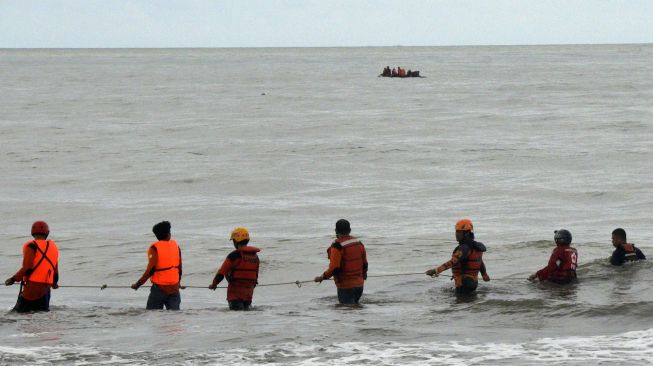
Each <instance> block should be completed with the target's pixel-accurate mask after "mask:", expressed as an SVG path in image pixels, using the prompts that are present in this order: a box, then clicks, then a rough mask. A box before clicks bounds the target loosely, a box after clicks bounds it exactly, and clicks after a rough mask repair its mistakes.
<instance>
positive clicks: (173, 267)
mask: <svg viewBox="0 0 653 366" xmlns="http://www.w3.org/2000/svg"><path fill="white" fill-rule="evenodd" d="M170 228H171V225H170V222H168V221H161V222H159V223H158V224H156V225H154V227H152V232H153V233H154V236H156V239H157V242H155V243H152V244H151V245H150V247H149V249H148V250H147V255H148V262H147V268H146V269H145V272H144V273H143V275H142V276H141V278H140V279H139V280H138V281H136V283H134V284H133V285H132V286H131V288H133V289H134V290H138V288H139V287H141V286H142V285H143V284H144V283H145V282H146V281H147V280H148V279H150V281H152V287H151V288H150V296H149V297H148V298H147V305H146V308H147V309H148V310H156V309H163V307H164V306H165V308H166V309H167V310H179V305H180V304H181V294H180V293H179V288H180V286H179V282H180V281H181V275H182V261H181V249H180V248H179V245H177V242H176V241H175V240H172V235H171V234H170Z"/></svg>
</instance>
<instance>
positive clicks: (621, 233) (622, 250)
mask: <svg viewBox="0 0 653 366" xmlns="http://www.w3.org/2000/svg"><path fill="white" fill-rule="evenodd" d="M612 245H613V246H614V247H615V250H614V252H612V256H611V257H610V264H612V265H613V266H621V265H623V264H624V263H625V262H634V261H638V260H642V259H646V256H645V255H644V253H642V251H641V250H639V248H637V247H635V244H631V243H628V242H627V240H626V230H624V229H622V228H618V229H614V230H613V231H612Z"/></svg>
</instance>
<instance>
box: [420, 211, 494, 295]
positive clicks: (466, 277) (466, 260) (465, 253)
mask: <svg viewBox="0 0 653 366" xmlns="http://www.w3.org/2000/svg"><path fill="white" fill-rule="evenodd" d="M455 228H456V240H457V241H458V246H457V247H456V248H455V249H454V251H453V254H452V255H451V259H450V260H449V261H447V262H445V263H443V264H442V265H441V266H439V267H437V268H435V269H430V270H428V271H426V275H428V276H438V274H440V273H442V272H444V271H446V270H448V269H449V268H451V271H452V272H453V279H454V283H455V287H456V294H469V293H472V292H474V291H475V290H476V287H478V273H479V272H481V275H482V276H483V281H486V282H487V281H489V280H490V276H488V274H487V271H486V269H485V263H483V253H484V252H485V251H486V250H487V249H486V248H485V245H483V243H480V242H477V241H475V240H474V225H473V224H472V221H471V220H470V219H462V220H459V221H458V222H457V223H456V226H455Z"/></svg>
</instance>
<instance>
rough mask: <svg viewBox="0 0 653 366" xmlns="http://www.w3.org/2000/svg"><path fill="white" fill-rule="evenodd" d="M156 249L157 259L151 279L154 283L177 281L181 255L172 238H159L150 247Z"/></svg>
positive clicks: (174, 282)
mask: <svg viewBox="0 0 653 366" xmlns="http://www.w3.org/2000/svg"><path fill="white" fill-rule="evenodd" d="M152 247H154V248H155V249H156V253H157V257H158V261H157V262H156V266H155V267H154V273H153V274H152V278H151V281H152V283H153V284H155V285H174V284H177V283H179V265H180V264H181V257H180V255H179V246H178V245H177V242H176V241H174V240H168V241H165V240H160V241H157V242H156V243H154V244H152V245H151V246H150V248H152Z"/></svg>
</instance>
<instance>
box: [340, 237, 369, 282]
mask: <svg viewBox="0 0 653 366" xmlns="http://www.w3.org/2000/svg"><path fill="white" fill-rule="evenodd" d="M334 244H338V245H340V246H341V247H342V248H341V249H340V254H341V259H340V268H339V271H338V272H337V273H335V274H334V275H333V279H334V280H335V282H336V285H341V286H348V285H351V286H352V287H362V286H363V283H364V281H365V280H364V278H363V272H364V266H365V256H366V254H365V246H364V245H363V243H361V242H360V240H358V239H356V238H354V237H353V236H349V235H345V236H342V237H340V238H338V239H336V241H335V243H334Z"/></svg>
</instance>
